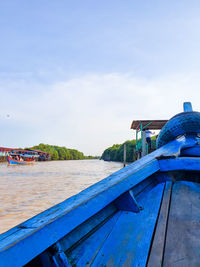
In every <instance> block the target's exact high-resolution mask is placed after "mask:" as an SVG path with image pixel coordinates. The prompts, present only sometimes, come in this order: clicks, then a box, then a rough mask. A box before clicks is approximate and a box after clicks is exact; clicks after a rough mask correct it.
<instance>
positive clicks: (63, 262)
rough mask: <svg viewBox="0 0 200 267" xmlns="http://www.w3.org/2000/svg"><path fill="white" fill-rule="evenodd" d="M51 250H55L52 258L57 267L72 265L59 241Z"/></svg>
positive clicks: (69, 266)
mask: <svg viewBox="0 0 200 267" xmlns="http://www.w3.org/2000/svg"><path fill="white" fill-rule="evenodd" d="M51 250H53V253H52V260H53V262H54V263H55V265H56V266H57V267H60V266H62V267H71V265H70V264H69V262H68V259H67V257H66V255H65V253H64V251H63V249H62V247H61V246H60V244H59V243H58V242H57V243H56V244H55V245H53V247H52V248H51Z"/></svg>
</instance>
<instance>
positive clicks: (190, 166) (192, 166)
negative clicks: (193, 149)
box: [159, 157, 200, 172]
mask: <svg viewBox="0 0 200 267" xmlns="http://www.w3.org/2000/svg"><path fill="white" fill-rule="evenodd" d="M159 165H160V171H161V172H168V171H177V170H184V171H200V158H194V157H188V158H187V157H186V158H185V157H182V158H176V159H163V160H159Z"/></svg>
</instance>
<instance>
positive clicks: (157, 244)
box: [147, 182, 172, 267]
mask: <svg viewBox="0 0 200 267" xmlns="http://www.w3.org/2000/svg"><path fill="white" fill-rule="evenodd" d="M171 190H172V182H166V186H165V191H164V196H163V199H162V205H161V209H160V212H159V217H158V221H157V225H156V230H155V234H154V238H153V242H152V246H151V250H150V254H149V259H148V264H147V266H148V267H160V266H162V261H163V254H164V247H165V239H166V231H167V220H168V214H169V206H170V199H171Z"/></svg>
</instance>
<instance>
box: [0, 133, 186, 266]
mask: <svg viewBox="0 0 200 267" xmlns="http://www.w3.org/2000/svg"><path fill="white" fill-rule="evenodd" d="M184 144H185V139H184V138H179V139H177V140H174V141H172V142H171V143H169V144H167V145H165V146H163V147H161V148H160V149H158V150H156V151H155V152H153V153H151V154H149V155H147V156H146V157H143V158H142V159H140V160H138V161H136V162H134V163H133V164H130V165H129V166H127V167H125V168H123V169H122V170H120V171H118V172H116V173H114V174H112V175H110V176H109V177H107V178H106V179H104V180H102V181H100V182H99V183H97V184H95V185H93V186H91V187H89V188H88V189H86V190H84V191H82V192H81V193H80V194H78V195H75V196H73V197H71V198H70V199H68V200H66V201H64V202H62V203H60V204H58V205H56V206H54V207H52V208H51V209H49V210H47V211H45V212H43V213H41V214H39V215H37V216H35V217H33V218H32V219H30V220H28V221H26V222H25V223H23V224H21V225H19V226H17V227H15V228H13V229H12V230H11V231H8V232H7V233H6V234H4V235H3V236H0V239H1V241H0V251H1V253H0V263H2V264H3V263H6V266H12V264H13V261H14V262H15V263H16V265H23V264H26V263H27V262H29V261H30V260H31V259H33V258H34V257H36V256H37V255H39V254H40V253H41V252H42V251H44V250H45V249H47V248H48V247H49V246H51V245H53V244H54V243H56V242H57V241H59V240H60V239H61V238H63V237H64V236H66V235H67V234H68V233H70V232H71V231H72V230H73V229H75V228H76V227H77V226H79V225H80V224H82V223H83V222H85V221H86V220H87V219H89V218H90V217H91V216H93V215H95V214H96V213H98V212H99V211H100V210H102V209H103V208H104V207H106V206H107V205H108V204H109V203H111V202H112V201H114V200H115V199H117V198H118V197H119V196H120V195H122V194H123V193H125V192H126V191H128V190H130V189H131V188H133V187H134V186H135V185H137V184H139V183H141V182H142V181H144V180H145V179H146V178H147V177H149V176H150V175H152V174H153V173H155V172H157V171H158V170H159V164H158V160H157V159H156V157H159V156H160V155H162V154H163V153H165V152H166V151H168V153H169V154H170V153H173V152H174V151H176V150H177V145H179V146H183V145H184ZM22 251H23V254H22ZM10 255H12V259H11V257H10ZM19 255H21V256H20V257H19Z"/></svg>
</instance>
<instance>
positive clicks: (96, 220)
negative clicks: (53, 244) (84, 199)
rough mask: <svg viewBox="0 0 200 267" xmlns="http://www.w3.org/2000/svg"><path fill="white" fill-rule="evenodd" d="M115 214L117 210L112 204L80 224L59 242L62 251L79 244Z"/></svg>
mask: <svg viewBox="0 0 200 267" xmlns="http://www.w3.org/2000/svg"><path fill="white" fill-rule="evenodd" d="M116 212H117V208H116V206H115V205H114V203H112V204H110V205H108V206H107V207H105V208H104V209H102V210H101V211H100V212H98V213H97V214H95V215H94V216H92V217H91V218H89V219H88V220H87V221H85V222H84V223H82V224H81V225H80V226H79V227H78V228H75V229H74V230H73V231H71V232H70V233H69V234H68V235H66V236H65V237H63V238H62V239H61V240H60V241H59V243H60V245H61V247H62V248H63V250H64V251H66V250H68V249H69V248H70V247H72V246H74V244H75V243H77V242H80V241H81V240H82V239H83V238H85V237H86V236H87V235H90V232H91V231H94V229H96V228H97V227H99V225H102V224H103V223H105V221H106V220H109V219H110V218H111V217H112V216H113V215H114V213H116Z"/></svg>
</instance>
